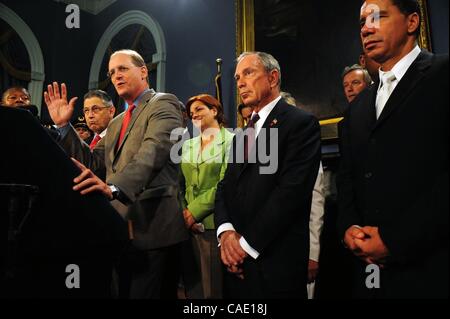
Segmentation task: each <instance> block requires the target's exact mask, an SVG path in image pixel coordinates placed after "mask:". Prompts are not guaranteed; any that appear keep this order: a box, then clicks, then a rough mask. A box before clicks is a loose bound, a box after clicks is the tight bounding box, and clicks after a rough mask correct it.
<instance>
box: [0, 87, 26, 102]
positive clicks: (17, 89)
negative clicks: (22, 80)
mask: <svg viewBox="0 0 450 319" xmlns="http://www.w3.org/2000/svg"><path fill="white" fill-rule="evenodd" d="M11 91H22V92H24V93H25V94H26V95H27V96H28V99H29V100H30V101H31V95H30V93H29V92H28V90H27V89H26V88H24V87H23V86H18V85H16V86H11V87H10V88H8V89H7V90H6V91H5V92H3V94H2V101H1V102H2V103H5V102H6V96H7V95H8V94H9V92H11Z"/></svg>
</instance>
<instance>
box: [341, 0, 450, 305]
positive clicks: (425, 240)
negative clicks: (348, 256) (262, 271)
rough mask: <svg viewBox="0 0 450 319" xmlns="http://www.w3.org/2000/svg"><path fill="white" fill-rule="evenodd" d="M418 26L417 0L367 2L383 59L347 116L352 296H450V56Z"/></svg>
mask: <svg viewBox="0 0 450 319" xmlns="http://www.w3.org/2000/svg"><path fill="white" fill-rule="evenodd" d="M419 25H420V17H419V7H418V4H417V1H416V0H367V1H366V2H365V3H364V5H363V7H362V9H361V39H362V42H363V46H364V49H365V50H366V52H367V55H368V56H369V57H370V58H372V59H374V60H375V61H376V62H378V63H380V65H381V68H380V70H379V73H380V82H377V83H375V84H374V85H372V86H371V87H370V88H369V89H366V90H365V91H363V92H362V93H361V94H360V95H359V96H358V97H357V98H356V99H355V100H354V101H353V103H352V104H351V105H350V107H349V109H348V110H347V113H346V114H345V121H344V123H343V125H342V162H341V163H342V167H341V170H340V173H339V177H338V196H339V211H340V216H339V221H338V224H339V229H340V232H341V235H342V238H343V241H344V244H345V245H346V246H347V247H348V249H350V250H351V251H352V252H353V254H354V255H355V256H356V257H357V258H355V269H354V270H355V272H354V275H355V276H354V282H353V288H354V296H355V297H363V298H371V297H378V298H409V297H413V298H418V297H419V298H421V297H448V248H449V244H448V243H449V242H448V239H449V238H448V237H449V236H448V233H449V230H448V213H449V206H448V200H449V198H448V164H449V153H448V145H449V135H448V115H449V114H448V113H449V112H448V56H443V57H440V56H436V55H433V54H431V53H428V52H426V51H421V50H420V49H419V47H418V46H417V34H418V32H419ZM368 264H375V265H378V266H379V267H376V266H375V267H374V266H371V267H373V268H372V270H370V271H369V270H367V268H366V267H367V265H368ZM366 270H367V271H368V273H366ZM369 275H371V277H370V278H368V276H369Z"/></svg>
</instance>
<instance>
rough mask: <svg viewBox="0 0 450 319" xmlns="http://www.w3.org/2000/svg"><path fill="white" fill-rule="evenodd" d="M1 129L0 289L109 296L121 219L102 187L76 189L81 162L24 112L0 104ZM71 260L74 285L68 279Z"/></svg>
mask: <svg viewBox="0 0 450 319" xmlns="http://www.w3.org/2000/svg"><path fill="white" fill-rule="evenodd" d="M0 134H1V136H2V138H3V141H2V142H3V143H2V156H0V184H4V186H2V188H1V195H0V196H1V201H0V203H1V204H0V205H1V206H0V218H1V223H0V225H1V226H0V227H1V229H0V230H1V233H0V236H1V238H2V240H1V245H5V244H6V246H4V247H2V249H1V253H2V269H3V273H2V276H3V280H5V281H7V282H8V283H9V288H3V290H4V291H3V292H2V293H3V296H4V297H6V298H91V297H102V298H104V297H108V296H109V294H110V284H111V272H112V268H113V264H114V262H115V261H116V260H117V259H118V257H119V255H120V254H121V253H122V251H123V249H124V246H125V245H126V243H127V241H128V233H127V227H126V223H125V222H124V220H123V219H122V217H120V215H119V214H118V213H117V212H116V211H115V210H114V208H113V207H112V206H111V205H110V203H109V201H108V200H107V199H106V198H105V197H104V196H103V195H101V194H88V195H85V196H83V195H80V194H79V193H78V192H75V191H73V189H72V187H73V179H74V178H75V177H76V176H78V175H79V174H80V170H79V169H78V168H77V167H76V166H75V165H74V163H73V162H72V161H71V160H70V158H69V157H68V156H67V155H66V154H65V153H64V151H63V149H62V148H61V147H60V146H59V145H58V144H57V143H56V142H55V141H54V139H53V138H52V137H51V136H50V135H49V134H48V132H47V131H45V130H44V128H42V127H41V125H40V123H39V122H38V121H37V120H36V119H35V118H34V117H33V116H32V115H31V114H30V113H29V112H27V111H24V110H19V109H13V108H5V107H0ZM19 185H33V186H19ZM69 265H76V266H77V267H78V268H79V271H80V285H79V287H68V285H67V278H68V276H70V273H68V272H67V269H68V266H69ZM11 282H12V285H11ZM7 286H8V285H7ZM11 287H12V288H11Z"/></svg>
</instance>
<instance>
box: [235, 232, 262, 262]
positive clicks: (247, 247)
mask: <svg viewBox="0 0 450 319" xmlns="http://www.w3.org/2000/svg"><path fill="white" fill-rule="evenodd" d="M239 244H241V247H242V249H243V250H245V252H246V253H247V254H249V255H250V256H251V257H253V259H256V258H258V256H259V252H257V251H256V250H254V249H253V248H252V247H251V246H250V245H249V244H248V243H247V241H246V240H245V238H244V237H241V239H239Z"/></svg>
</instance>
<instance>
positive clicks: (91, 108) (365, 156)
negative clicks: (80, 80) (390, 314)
mask: <svg viewBox="0 0 450 319" xmlns="http://www.w3.org/2000/svg"><path fill="white" fill-rule="evenodd" d="M374 7H376V8H377V9H374ZM377 10H378V11H377ZM360 22H361V23H360V26H361V30H360V32H361V41H362V45H363V49H364V52H363V53H362V54H361V58H360V64H355V65H352V66H349V67H346V68H345V69H344V71H343V74H342V85H343V91H344V94H345V97H346V99H347V101H348V103H349V106H348V108H347V110H346V112H345V116H344V120H343V121H342V122H341V123H340V146H341V150H340V153H341V160H340V161H341V168H340V170H339V174H338V205H339V218H338V219H339V220H338V229H339V235H340V239H342V245H344V246H345V247H346V248H347V249H348V250H349V251H350V252H351V254H352V256H353V260H352V262H353V268H352V278H351V282H349V285H351V287H352V297H355V298H405V297H446V296H448V212H449V209H448V150H447V146H448V142H449V141H448V121H447V118H448V95H447V93H446V90H447V89H446V88H447V87H448V56H437V55H434V54H431V53H429V52H427V51H425V50H421V49H419V47H418V45H417V36H418V32H419V30H420V11H419V6H418V3H417V1H416V0H366V1H365V2H364V4H363V6H362V8H361V16H360ZM148 72H149V71H148V69H147V66H146V64H145V62H144V59H143V58H142V57H141V56H140V55H139V53H137V52H135V51H133V50H119V51H116V52H114V53H113V54H112V55H111V56H110V59H109V63H108V75H109V77H110V79H111V82H112V84H113V85H114V88H115V90H116V92H117V94H118V95H119V96H120V97H121V98H122V99H123V100H124V101H125V102H126V105H127V108H126V110H125V111H124V112H122V113H120V114H118V115H116V108H115V106H114V105H113V103H112V100H111V98H110V97H109V96H108V94H107V93H106V92H104V91H102V90H92V91H89V92H87V93H86V94H85V96H84V99H83V109H82V113H83V115H84V118H85V126H82V125H74V124H71V119H72V117H73V115H74V109H75V103H76V99H77V98H75V97H72V98H70V94H69V91H70V90H69V88H68V86H66V84H64V83H62V84H60V83H56V82H53V83H51V84H49V85H48V86H47V89H46V91H45V92H44V101H45V104H46V106H47V108H48V112H49V115H50V117H51V119H52V121H53V123H54V128H53V130H56V132H57V137H56V138H55V139H56V141H57V143H58V144H59V145H60V146H61V147H62V148H63V149H64V151H65V152H66V153H67V154H68V155H69V156H70V157H71V158H72V160H73V162H74V163H75V165H76V166H77V167H78V168H79V176H78V177H76V178H75V180H74V185H73V190H74V191H75V192H79V193H80V194H82V195H86V194H90V193H101V194H103V195H104V197H106V198H107V199H109V200H110V202H111V205H112V206H113V207H114V208H115V209H116V211H117V212H118V213H119V214H120V215H121V216H122V218H123V219H124V220H125V221H126V222H127V226H128V235H129V246H128V247H127V249H126V251H125V252H124V254H123V255H122V256H121V258H120V260H119V261H118V262H117V264H116V265H115V270H114V274H113V275H111V281H112V282H113V283H114V284H113V285H112V287H113V288H112V289H111V296H114V297H119V298H133V299H134V298H157V299H158V298H177V293H178V291H179V290H180V289H182V290H183V296H184V297H185V298H194V299H219V298H307V297H308V294H309V297H310V298H311V297H312V295H313V293H311V292H309V291H308V287H309V286H308V285H309V284H311V283H313V282H314V281H315V279H316V277H317V275H318V273H319V251H320V233H321V229H322V226H323V215H324V195H323V182H322V173H323V169H322V166H321V140H320V126H319V123H318V121H317V119H316V118H315V117H314V116H312V115H311V114H309V113H307V112H305V111H303V110H301V109H300V108H298V107H296V101H295V99H293V98H292V96H290V95H289V94H287V93H285V92H282V91H281V83H282V82H281V68H280V65H279V63H278V61H277V60H276V59H275V58H274V57H273V56H272V55H270V54H268V53H265V52H244V53H242V54H241V55H240V56H239V57H238V58H237V60H236V69H235V73H234V78H235V81H236V85H237V88H238V93H239V96H240V98H241V101H242V104H241V105H239V107H238V112H239V113H240V114H241V116H242V118H243V120H244V124H245V127H244V128H243V129H242V130H237V131H234V132H230V131H229V130H227V129H226V121H225V118H224V109H223V106H222V105H221V103H220V102H219V101H218V100H217V99H216V98H215V97H213V96H211V95H208V94H198V95H195V96H192V97H191V98H190V99H189V100H188V101H187V102H186V103H185V105H186V106H185V107H184V105H183V103H181V102H180V101H179V100H178V98H177V97H176V96H175V95H173V94H169V93H160V92H155V91H154V90H152V89H151V88H150V86H149V79H148ZM30 104H31V97H30V94H29V93H28V92H27V90H26V89H25V88H22V87H12V88H10V89H8V90H6V91H5V93H4V94H3V96H2V105H4V106H9V107H16V106H23V105H30ZM183 112H185V115H187V118H188V120H189V121H191V122H192V124H193V125H194V127H195V129H196V130H198V131H199V132H200V134H199V135H198V136H194V137H192V136H189V137H188V138H185V137H183V138H182V141H183V144H182V150H181V160H180V161H179V162H180V163H181V164H178V163H177V161H176V160H175V159H174V156H173V152H172V149H173V148H174V147H175V146H176V144H177V143H179V141H180V139H181V136H179V138H177V139H174V138H173V136H172V135H173V134H172V132H173V131H174V130H176V129H177V128H180V127H182V128H184V127H186V119H185V118H183ZM82 128H83V130H82ZM86 131H90V132H92V135H91V136H90V139H88V138H89V136H86ZM83 134H84V135H83ZM267 151H268V153H267ZM267 155H269V157H268V158H267ZM274 166H275V169H274V170H273V169H272V168H273V167H274ZM336 263H339V260H336ZM367 265H374V266H376V267H377V271H378V274H379V282H380V285H379V286H377V285H376V284H375V285H370V284H367V276H368V273H367ZM431 274H433V278H431V277H430V275H431ZM178 296H179V295H178ZM337 297H339V296H337Z"/></svg>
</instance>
